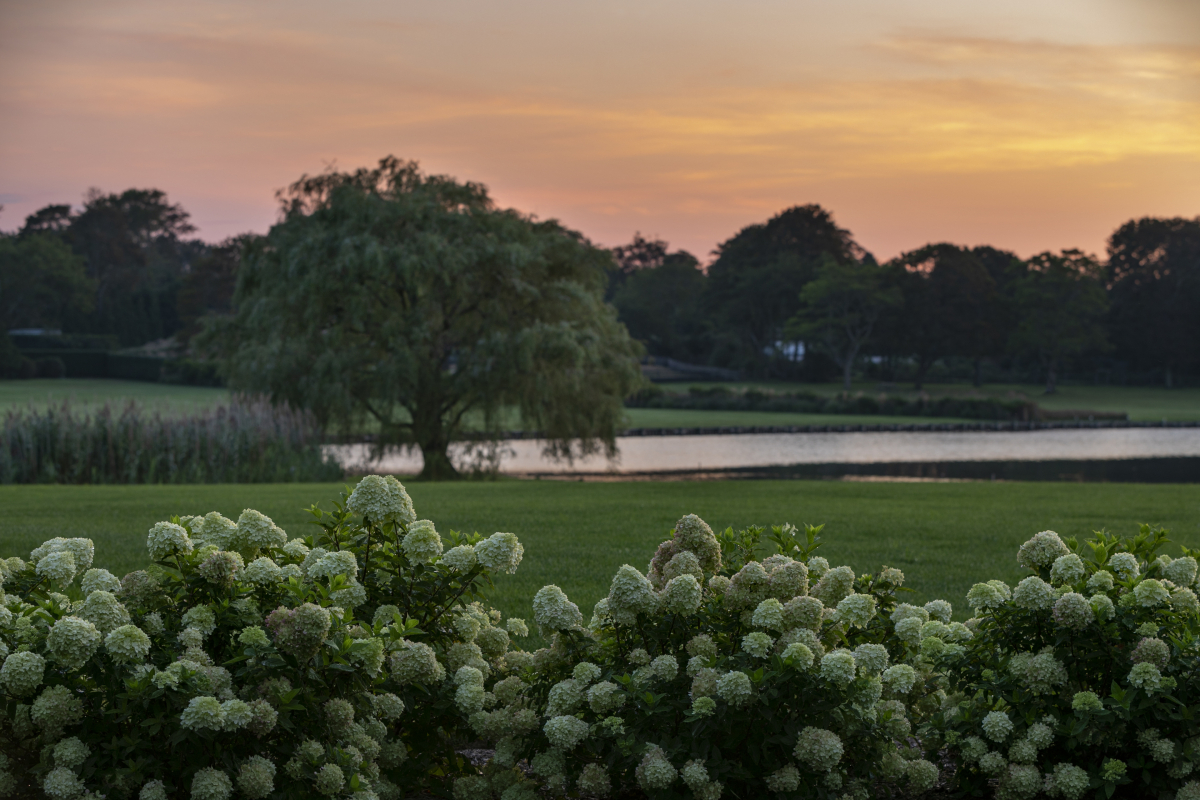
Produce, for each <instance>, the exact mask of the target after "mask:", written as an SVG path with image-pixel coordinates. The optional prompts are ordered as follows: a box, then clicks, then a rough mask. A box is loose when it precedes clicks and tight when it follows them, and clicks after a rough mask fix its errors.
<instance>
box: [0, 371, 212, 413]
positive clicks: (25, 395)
mask: <svg viewBox="0 0 1200 800" xmlns="http://www.w3.org/2000/svg"><path fill="white" fill-rule="evenodd" d="M229 398H230V393H229V390H228V389H217V388H213V387H210V386H178V385H175V384H170V383H149V382H146V381H121V380H110V379H108V378H37V379H34V380H28V381H0V412H3V411H8V410H9V409H22V408H26V407H28V406H30V405H33V406H36V407H38V408H44V407H46V406H48V405H58V404H61V403H62V402H63V401H64V400H69V401H70V402H71V404H72V405H77V406H101V405H104V404H105V403H112V404H115V405H118V406H119V405H123V404H125V403H127V402H128V401H130V400H136V401H137V402H139V403H142V404H143V405H145V406H147V407H149V408H153V409H162V410H172V411H194V410H197V409H205V408H210V407H212V406H215V405H220V404H221V403H228V402H229Z"/></svg>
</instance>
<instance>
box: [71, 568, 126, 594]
mask: <svg viewBox="0 0 1200 800" xmlns="http://www.w3.org/2000/svg"><path fill="white" fill-rule="evenodd" d="M79 588H80V589H82V590H83V594H84V596H85V597H86V596H87V595H89V594H91V593H92V592H95V591H104V592H111V593H112V594H117V593H118V592H120V591H121V581H120V579H119V578H117V576H116V575H113V574H112V573H111V572H109V571H108V570H106V569H95V568H93V569H89V570H88V571H87V572H85V573H83V578H82V579H81V580H80V581H79Z"/></svg>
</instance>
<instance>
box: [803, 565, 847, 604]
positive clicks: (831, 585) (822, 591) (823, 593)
mask: <svg viewBox="0 0 1200 800" xmlns="http://www.w3.org/2000/svg"><path fill="white" fill-rule="evenodd" d="M853 591H854V570H852V569H850V567H846V566H842V567H835V568H833V569H831V570H829V571H828V572H826V573H825V574H824V575H822V576H821V579H820V580H819V581H817V583H816V585H815V586H813V587H812V589H811V590H810V591H809V594H810V595H812V596H813V597H815V598H817V599H818V600H820V601H821V602H822V603H824V604H825V606H827V607H829V608H835V607H836V606H837V604H838V602H839V601H840V600H841V599H842V598H843V597H845V596H846V595H848V594H850V593H851V592H853Z"/></svg>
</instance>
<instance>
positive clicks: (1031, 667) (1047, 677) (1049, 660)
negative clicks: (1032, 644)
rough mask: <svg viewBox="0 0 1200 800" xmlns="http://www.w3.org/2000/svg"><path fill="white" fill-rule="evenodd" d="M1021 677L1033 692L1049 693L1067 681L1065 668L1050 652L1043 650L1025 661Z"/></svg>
mask: <svg viewBox="0 0 1200 800" xmlns="http://www.w3.org/2000/svg"><path fill="white" fill-rule="evenodd" d="M1023 677H1024V679H1025V685H1026V686H1027V687H1028V689H1029V690H1030V691H1031V692H1033V693H1034V694H1051V693H1052V692H1053V691H1054V690H1055V688H1056V687H1059V686H1062V685H1063V684H1064V683H1066V682H1067V670H1066V667H1064V666H1063V665H1062V662H1061V661H1059V660H1058V659H1057V658H1055V657H1054V655H1053V654H1052V653H1049V652H1045V653H1039V654H1038V655H1036V656H1033V657H1032V658H1030V659H1029V660H1028V661H1026V662H1025V665H1024V670H1023Z"/></svg>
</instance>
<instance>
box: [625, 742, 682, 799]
mask: <svg viewBox="0 0 1200 800" xmlns="http://www.w3.org/2000/svg"><path fill="white" fill-rule="evenodd" d="M635 774H636V777H637V782H638V785H639V786H641V787H642V789H644V790H645V791H647V792H653V791H662V790H664V789H666V788H668V787H670V785H671V784H672V783H674V782H675V779H676V778H677V777H678V776H679V773H678V772H677V771H676V770H675V767H674V766H672V765H671V762H670V760H669V759H668V758H667V754H666V753H664V752H663V751H662V749H660V748H659V747H657V746H653V747H650V748H649V749H648V750H647V751H646V755H645V756H644V757H643V758H642V762H641V763H640V764H638V767H637V769H636V770H635Z"/></svg>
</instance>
